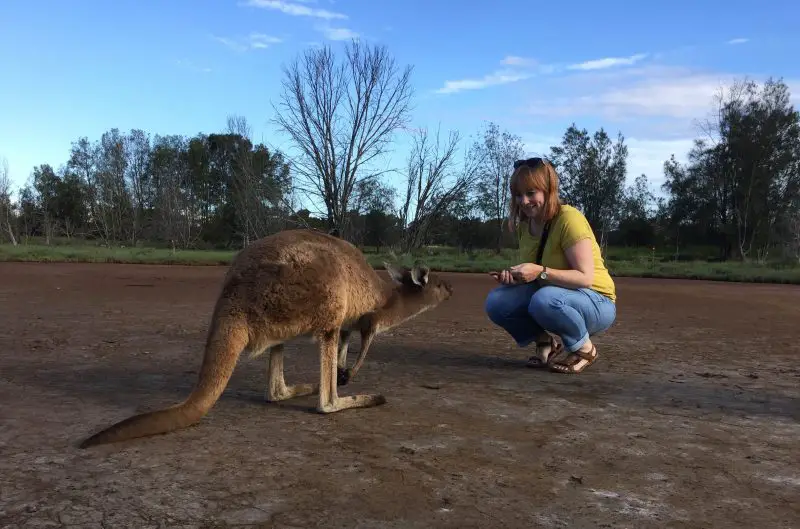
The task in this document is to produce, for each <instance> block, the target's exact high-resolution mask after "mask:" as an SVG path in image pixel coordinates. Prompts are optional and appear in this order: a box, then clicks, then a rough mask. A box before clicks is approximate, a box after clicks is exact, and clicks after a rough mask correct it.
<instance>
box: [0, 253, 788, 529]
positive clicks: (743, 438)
mask: <svg viewBox="0 0 800 529" xmlns="http://www.w3.org/2000/svg"><path fill="white" fill-rule="evenodd" d="M224 271H225V269H224V268H222V267H196V268H194V267H160V266H127V265H97V264H95V265H77V264H72V265H67V264H10V263H4V264H0V329H2V332H0V527H3V528H12V527H14V528H16V527H82V528H94V527H106V528H117V527H120V528H126V527H132V528H149V527H153V528H155V527H184V528H189V527H234V526H236V527H248V526H249V527H275V528H278V527H296V528H307V527H325V528H335V527H347V528H367V527H375V528H406V527H408V528H421V527H447V528H450V527H452V528H471V527H476V528H477V527H479V528H488V527H548V528H549V527H553V528H557V527H570V528H596V527H630V528H636V529H643V528H649V527H659V528H664V527H668V528H678V527H680V528H689V527H696V528H710V527H714V528H716V527H719V528H733V527H748V528H749V527H752V528H760V529H767V528H777V527H781V528H789V527H800V501H798V498H800V444H798V439H800V347H799V346H798V343H797V341H796V338H797V336H798V329H799V328H800V325H798V324H800V308H798V306H800V288H797V287H790V286H763V285H761V286H760V285H741V284H740V285H737V284H724V283H706V282H698V281H667V280H659V281H656V280H638V279H619V280H618V289H619V309H618V320H617V323H616V325H615V326H614V327H613V328H612V329H611V330H610V331H609V332H608V333H606V334H605V335H603V336H600V337H598V338H597V340H596V342H597V344H598V349H599V352H600V354H601V358H600V360H599V361H598V363H597V364H595V365H594V366H592V367H590V368H589V369H588V370H587V371H586V372H584V373H583V374H582V375H577V376H569V375H560V374H556V373H548V372H546V371H538V370H531V369H527V368H526V367H525V366H524V363H525V359H526V357H527V353H528V351H525V350H518V349H516V348H515V347H514V346H513V345H512V342H511V341H510V339H509V338H508V337H506V336H505V335H504V334H503V332H501V331H500V330H499V329H497V328H494V327H493V326H492V325H491V324H490V323H489V322H488V320H487V319H486V318H485V316H484V314H483V312H482V303H483V298H484V296H485V294H486V293H487V292H488V290H489V289H490V288H491V287H492V286H493V283H492V280H491V279H490V278H488V277H487V276H484V275H466V274H464V275H452V276H451V278H452V281H453V284H454V287H455V290H456V293H455V294H454V297H453V298H452V299H451V300H450V301H448V302H447V304H446V305H443V306H442V307H440V308H439V309H437V310H435V311H433V312H429V313H426V314H424V315H422V316H420V317H419V318H417V319H416V320H413V321H412V322H410V323H407V324H406V325H405V326H403V327H401V328H399V329H397V330H396V331H394V332H391V333H389V334H387V335H384V336H382V337H380V338H379V339H378V340H377V341H376V343H375V345H374V346H373V349H372V351H371V353H370V356H369V357H368V359H367V362H366V364H365V366H364V367H363V369H362V370H361V372H360V373H359V375H358V377H357V379H356V380H355V381H354V382H353V383H352V384H351V385H348V386H347V387H345V388H342V389H341V390H340V394H351V393H355V392H359V393H363V392H380V393H382V394H384V395H385V396H386V398H387V399H388V402H387V404H385V405H383V406H380V407H377V408H371V409H365V410H363V409H362V410H348V411H345V412H341V413H337V414H332V415H328V416H323V415H319V414H316V413H314V412H313V407H314V405H315V404H316V401H315V397H304V398H300V399H296V400H292V401H286V402H283V403H279V404H269V403H265V402H264V401H263V395H264V389H265V387H266V378H265V377H266V363H265V359H263V358H262V359H257V360H249V359H246V358H245V359H243V360H242V362H241V363H240V364H239V367H238V368H237V371H236V372H235V374H234V377H233V379H232V380H231V383H230V385H229V386H228V388H227V390H226V392H225V394H224V395H223V397H222V399H221V400H220V401H219V402H218V403H217V405H216V406H215V407H214V408H213V409H212V410H211V412H210V413H209V414H208V415H207V416H206V417H205V418H204V419H203V421H201V423H200V424H199V425H197V426H194V427H191V428H188V429H185V430H181V431H178V432H173V433H170V434H166V435H162V436H156V437H151V438H146V439H140V440H134V441H130V442H126V443H120V444H115V445H105V446H101V447H96V448H92V449H88V450H80V449H78V448H76V444H77V443H78V442H80V441H81V440H82V439H83V438H85V437H86V436H87V435H89V434H91V433H93V432H95V431H97V430H99V429H101V428H104V427H106V426H108V425H110V424H111V423H112V422H114V421H117V420H120V419H122V418H125V417H127V416H129V415H131V414H133V413H136V412H139V411H144V410H148V409H153V408H155V407H161V406H165V405H168V404H172V403H174V402H177V401H178V400H179V399H181V398H182V397H183V396H185V395H186V394H188V392H189V390H190V388H191V387H192V385H193V383H194V381H195V377H196V374H197V370H198V367H199V365H200V360H201V357H202V345H203V341H204V337H205V331H206V325H207V322H208V318H209V315H210V311H211V309H212V304H213V302H214V299H215V296H216V294H217V289H218V285H219V283H220V281H221V279H222V275H223V273H224ZM358 347H359V345H358V340H357V339H356V340H355V342H354V344H353V349H354V350H357V349H358ZM351 360H352V357H351ZM286 378H287V381H288V382H289V383H292V382H312V381H317V379H318V356H317V352H316V349H315V347H314V345H313V344H310V343H308V342H296V343H294V344H292V345H289V346H287V351H286Z"/></svg>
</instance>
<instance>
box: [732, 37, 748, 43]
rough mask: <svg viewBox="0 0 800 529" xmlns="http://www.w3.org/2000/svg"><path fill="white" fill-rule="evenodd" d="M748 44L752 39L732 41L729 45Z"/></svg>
mask: <svg viewBox="0 0 800 529" xmlns="http://www.w3.org/2000/svg"><path fill="white" fill-rule="evenodd" d="M746 42H750V39H745V38H738V39H731V40H729V41H728V44H744V43H746Z"/></svg>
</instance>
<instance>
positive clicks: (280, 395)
mask: <svg viewBox="0 0 800 529" xmlns="http://www.w3.org/2000/svg"><path fill="white" fill-rule="evenodd" d="M318 393H319V384H293V385H291V386H283V387H282V388H276V389H275V390H269V391H267V394H266V397H265V400H266V401H267V402H278V401H281V400H287V399H293V398H295V397H305V396H307V395H316V394H318Z"/></svg>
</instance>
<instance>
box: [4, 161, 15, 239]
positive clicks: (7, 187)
mask: <svg viewBox="0 0 800 529" xmlns="http://www.w3.org/2000/svg"><path fill="white" fill-rule="evenodd" d="M13 208H14V205H13V204H12V203H11V176H10V174H9V171H8V160H7V159H6V158H5V157H3V160H2V162H0V224H1V225H0V233H2V232H3V231H4V232H6V234H8V238H9V239H10V240H11V244H13V245H14V246H16V245H17V238H16V236H15V235H14V226H13V224H12V218H13V215H14V209H13Z"/></svg>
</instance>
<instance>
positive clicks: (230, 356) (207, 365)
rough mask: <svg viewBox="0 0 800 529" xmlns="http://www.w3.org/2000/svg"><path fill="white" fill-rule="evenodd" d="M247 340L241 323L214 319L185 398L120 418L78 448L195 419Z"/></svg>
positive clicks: (207, 405)
mask: <svg viewBox="0 0 800 529" xmlns="http://www.w3.org/2000/svg"><path fill="white" fill-rule="evenodd" d="M248 340H249V335H248V331H247V327H246V326H245V325H243V324H241V323H235V324H230V323H228V322H223V321H218V322H215V323H214V327H212V329H211V332H209V334H208V339H207V341H206V350H205V355H204V358H203V365H202V367H201V368H200V375H199V376H198V380H197V384H196V385H195V388H194V390H193V391H192V393H191V394H190V395H189V397H188V398H187V399H186V400H185V401H183V402H182V403H180V404H177V405H175V406H172V407H169V408H166V409H163V410H157V411H152V412H149V413H142V414H139V415H134V416H133V417H130V418H128V419H125V420H123V421H120V422H118V423H116V424H114V425H112V426H110V427H108V428H106V429H105V430H102V431H100V432H98V433H96V434H94V435H92V436H91V437H89V438H88V439H86V440H84V441H83V442H82V443H81V444H80V448H88V447H90V446H95V445H99V444H105V443H114V442H118V441H125V440H128V439H134V438H137V437H146V436H150V435H156V434H161V433H167V432H171V431H173V430H177V429H180V428H186V427H187V426H191V425H193V424H195V423H197V422H199V421H200V419H202V418H203V417H204V416H205V414H206V413H208V411H209V410H210V409H211V407H212V406H214V404H215V403H216V402H217V400H218V399H219V397H220V395H222V392H223V391H224V390H225V387H226V386H227V385H228V381H229V380H230V378H231V375H232V374H233V370H234V368H235V367H236V363H237V361H238V360H239V356H240V355H241V353H242V351H243V350H244V348H245V347H246V346H247V343H248Z"/></svg>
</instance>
